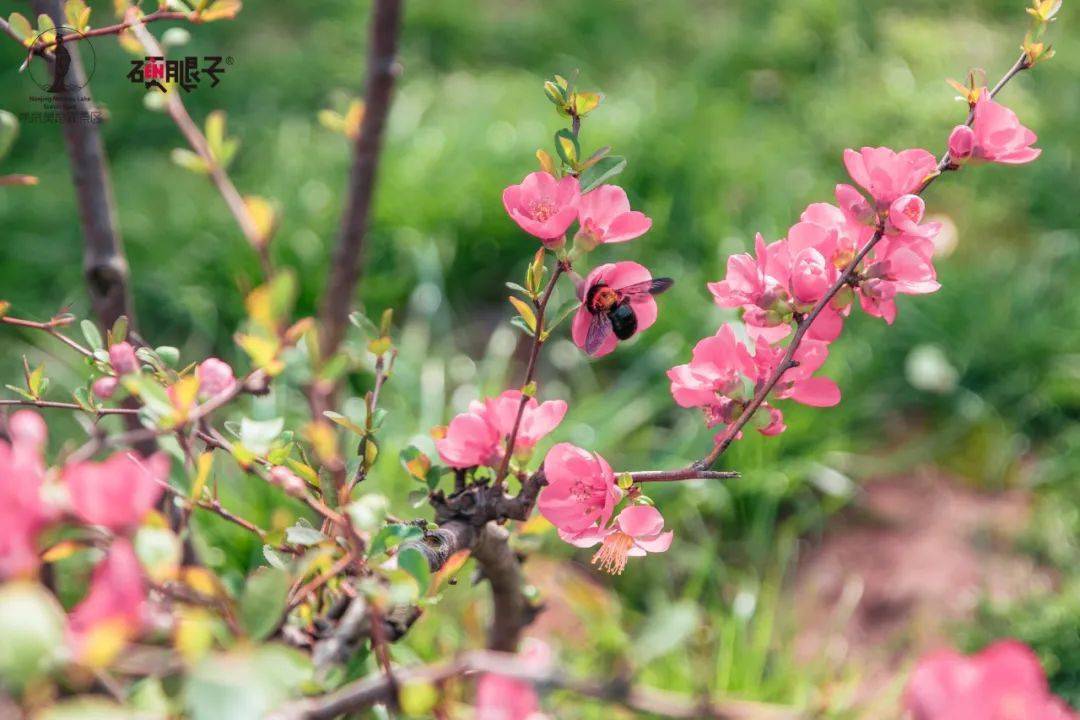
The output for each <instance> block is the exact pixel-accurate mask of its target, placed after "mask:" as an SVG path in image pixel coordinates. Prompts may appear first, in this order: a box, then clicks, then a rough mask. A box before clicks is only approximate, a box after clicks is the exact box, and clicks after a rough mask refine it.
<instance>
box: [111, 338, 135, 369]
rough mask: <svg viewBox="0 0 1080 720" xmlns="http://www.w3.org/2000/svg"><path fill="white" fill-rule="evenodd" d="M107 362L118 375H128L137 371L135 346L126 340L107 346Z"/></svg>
mask: <svg viewBox="0 0 1080 720" xmlns="http://www.w3.org/2000/svg"><path fill="white" fill-rule="evenodd" d="M109 364H110V365H112V368H113V370H115V371H116V373H117V374H118V375H130V374H131V373H136V372H138V371H139V361H138V360H137V359H135V348H133V347H131V344H130V343H127V342H119V343H116V344H115V345H113V346H112V347H111V348H109Z"/></svg>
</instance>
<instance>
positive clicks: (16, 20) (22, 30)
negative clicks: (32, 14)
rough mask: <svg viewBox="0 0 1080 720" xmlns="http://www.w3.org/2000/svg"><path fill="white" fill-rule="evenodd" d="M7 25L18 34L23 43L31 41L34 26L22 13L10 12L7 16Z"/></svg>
mask: <svg viewBox="0 0 1080 720" xmlns="http://www.w3.org/2000/svg"><path fill="white" fill-rule="evenodd" d="M8 25H10V26H11V30H12V32H14V33H15V34H16V35H18V36H19V39H20V40H22V41H23V44H28V43H30V42H32V41H33V39H34V34H35V33H34V27H33V26H32V25H31V24H30V21H29V20H27V19H26V16H25V15H23V14H22V13H17V12H16V13H11V15H9V16H8Z"/></svg>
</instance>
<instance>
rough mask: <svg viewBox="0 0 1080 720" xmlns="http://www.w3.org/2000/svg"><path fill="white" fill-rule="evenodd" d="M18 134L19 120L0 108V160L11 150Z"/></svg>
mask: <svg viewBox="0 0 1080 720" xmlns="http://www.w3.org/2000/svg"><path fill="white" fill-rule="evenodd" d="M18 136H19V121H18V120H17V119H16V118H15V115H14V114H12V113H9V112H8V111H7V110H0V160H3V159H4V156H5V155H7V154H8V152H9V151H10V150H11V146H12V145H14V144H15V138H16V137H18Z"/></svg>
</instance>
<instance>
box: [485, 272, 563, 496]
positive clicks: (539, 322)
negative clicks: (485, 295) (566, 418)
mask: <svg viewBox="0 0 1080 720" xmlns="http://www.w3.org/2000/svg"><path fill="white" fill-rule="evenodd" d="M565 269H566V267H565V266H564V265H563V263H562V262H561V261H556V264H555V270H554V271H553V272H552V273H551V279H550V280H548V284H547V287H546V288H544V294H543V295H542V296H541V297H540V301H539V302H538V303H536V328H535V332H534V333H533V341H532V348H530V350H529V364H528V366H526V368H525V379H524V380H522V382H521V402H520V403H518V411H517V417H515V418H514V428H513V430H511V431H510V435H508V436H507V439H506V452H505V453H504V454H503V460H502V465H500V466H499V473H498V474H497V475H496V476H495V487H501V486H502V482H503V480H505V479H506V473H507V472H508V471H509V469H510V458H511V457H513V455H514V443H515V442H516V441H517V435H518V430H519V429H520V428H521V418H522V416H524V415H525V406H526V405H527V404H528V402H529V397H531V396H530V395H527V394H526V392H525V386H527V385H528V384H529V383H530V382H532V379H533V374H534V373H535V372H536V359H537V358H538V357H539V356H540V347H541V346H542V345H543V344H544V311H545V310H546V309H547V305H548V301H549V300H551V293H552V291H553V290H554V289H555V283H556V281H558V279H559V275H561V274H562V273H563V271H564V270H565Z"/></svg>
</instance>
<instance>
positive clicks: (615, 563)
mask: <svg viewBox="0 0 1080 720" xmlns="http://www.w3.org/2000/svg"><path fill="white" fill-rule="evenodd" d="M673 536H674V533H673V532H672V531H671V530H668V531H667V532H664V516H663V515H661V514H660V511H659V510H657V509H656V508H654V507H652V506H651V505H631V506H630V507H628V508H625V509H623V511H622V512H620V513H619V516H618V517H617V518H615V522H614V523H613V524H612V526H611V527H610V528H606V529H604V530H602V531H601V532H599V533H594V534H592V535H590V537H589V539H590V542H589V543H588V545H595V544H596V543H597V542H599V543H600V549H599V550H597V551H596V554H595V555H593V559H592V562H593V564H594V565H596V566H597V567H599V568H600V569H601V570H603V571H604V572H607V573H611V574H612V575H621V574H622V571H623V570H624V569H626V561H627V559H628V558H631V557H642V556H644V555H646V554H647V553H662V552H665V551H666V550H667V549H668V548H669V547H671V540H672V538H673Z"/></svg>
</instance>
